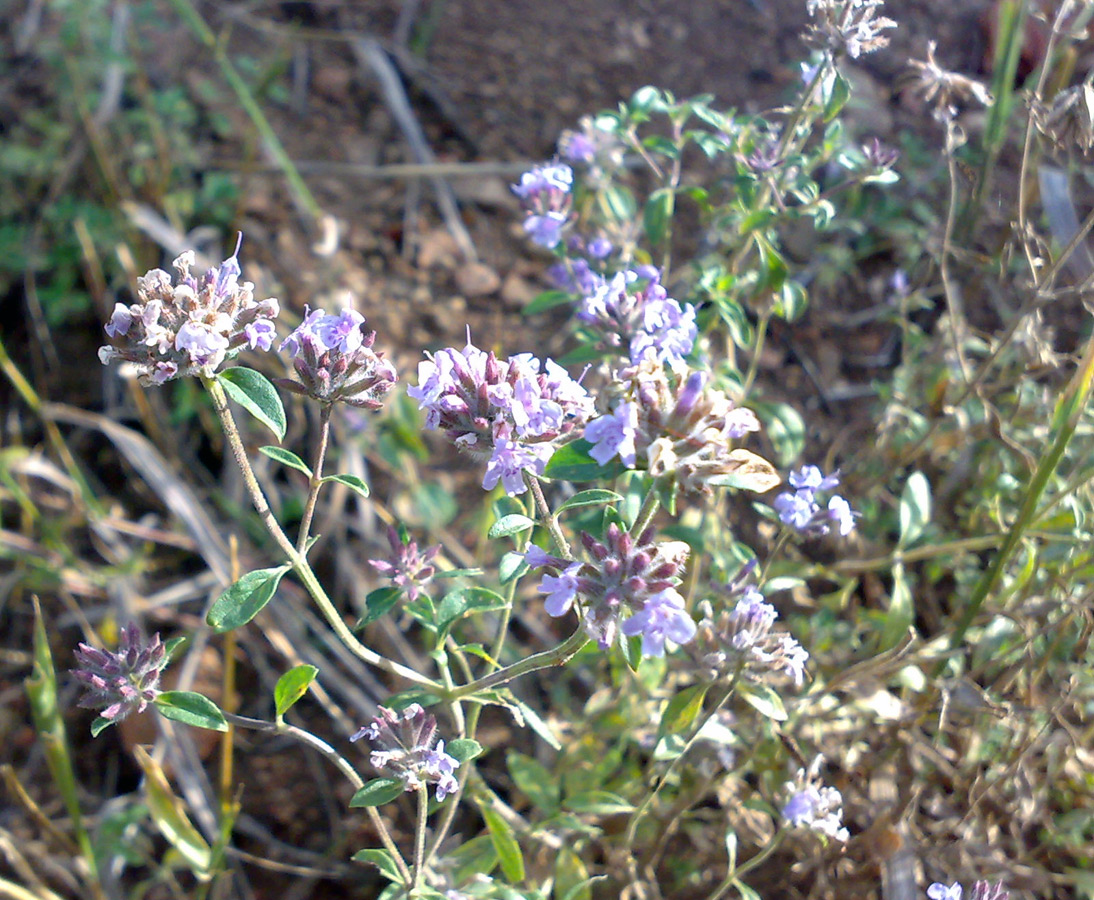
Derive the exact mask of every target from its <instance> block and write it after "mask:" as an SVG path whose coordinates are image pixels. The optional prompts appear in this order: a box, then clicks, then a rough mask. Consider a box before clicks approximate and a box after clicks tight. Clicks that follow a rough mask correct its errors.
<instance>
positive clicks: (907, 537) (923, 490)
mask: <svg viewBox="0 0 1094 900" xmlns="http://www.w3.org/2000/svg"><path fill="white" fill-rule="evenodd" d="M930 521H931V483H930V482H929V481H928V480H927V476H926V475H924V474H923V473H922V472H913V473H912V474H911V475H909V476H908V480H907V481H906V482H905V483H904V490H903V491H902V492H901V494H900V540H899V541H898V542H897V546H899V547H902V548H903V547H910V546H911V545H912V544H913V543H915V541H916V540H917V539H918V538H919V537H920V536H921V535H922V534H923V532H924V530H925V529H926V527H927V525H928V523H929V522H930Z"/></svg>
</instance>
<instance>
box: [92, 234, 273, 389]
mask: <svg viewBox="0 0 1094 900" xmlns="http://www.w3.org/2000/svg"><path fill="white" fill-rule="evenodd" d="M242 239H243V235H242V234H241V235H240V236H239V241H237V243H236V249H235V252H234V253H233V254H232V255H231V256H230V257H228V259H226V260H224V262H222V263H221V264H220V266H218V267H216V268H212V269H209V270H208V271H207V272H206V273H205V274H204V275H203V276H200V277H195V276H194V275H192V274H191V273H190V269H191V267H192V266H193V265H194V259H195V257H194V252H193V251H192V250H187V251H186V252H185V253H183V254H181V255H180V256H179V257H178V259H176V260H175V261H174V263H173V265H174V267H175V270H176V271H177V272H178V282H177V283H173V282H172V279H171V276H170V275H168V274H167V273H166V272H164V271H163V270H162V269H152V270H151V271H149V272H148V273H146V274H145V275H142V276H141V277H140V278H138V279H137V298H138V302H136V303H133V304H131V305H129V306H126V305H125V304H122V303H118V304H116V305H115V306H114V312H113V313H112V314H111V316H110V321H109V322H107V324H106V327H105V329H104V330H105V331H106V334H107V337H109V338H110V343H109V344H107V345H106V346H104V347H100V348H99V360H100V362H102V363H103V365H107V364H109V363H110V362H112V361H113V360H115V359H121V360H126V361H128V362H131V363H133V364H135V365H136V367H137V372H138V377H139V379H140V382H141V384H145V385H148V384H163V383H164V382H167V381H170V380H172V379H174V378H179V377H181V376H183V375H194V374H197V373H199V372H201V373H205V374H212V372H214V371H215V370H216V369H217V368H218V367H219V366H220V365H221V363H223V362H224V361H225V360H226V359H229V358H230V357H232V356H234V355H235V354H236V353H238V352H239V350H241V349H242V348H243V347H244V346H248V347H250V348H251V349H252V350H254V349H259V350H269V348H270V346H271V344H272V342H273V337H274V333H275V328H274V323H273V320H274V319H275V318H277V315H278V312H279V311H280V308H279V304H278V302H277V300H275V299H274V298H272V297H271V298H269V299H267V300H261V301H256V300H255V298H254V285H253V284H251V282H249V281H244V282H240V281H239V275H240V268H239V261H238V259H237V256H238V254H239V242H240V241H242Z"/></svg>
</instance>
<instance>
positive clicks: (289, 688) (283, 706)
mask: <svg viewBox="0 0 1094 900" xmlns="http://www.w3.org/2000/svg"><path fill="white" fill-rule="evenodd" d="M318 674H319V670H318V669H317V668H316V667H315V666H309V665H307V664H302V665H299V666H294V667H293V668H291V669H289V671H288V672H286V673H285V674H284V675H282V676H281V677H280V678H278V679H277V685H276V686H275V687H274V706H275V707H276V708H277V717H278V718H279V719H280V718H281V717H282V716H283V715H285V713H287V712H288V711H289V710H290V709H291V708H292V706H293V704H294V703H296V701H297V700H299V699H300V698H301V697H303V696H304V694H306V693H307V692H308V688H309V687H310V686H311V683H312V682H313V681H315V676H316V675H318Z"/></svg>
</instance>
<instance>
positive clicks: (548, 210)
mask: <svg viewBox="0 0 1094 900" xmlns="http://www.w3.org/2000/svg"><path fill="white" fill-rule="evenodd" d="M573 183H574V173H573V170H572V169H571V168H570V167H569V166H568V165H566V164H565V163H555V164H552V165H546V166H536V167H535V168H534V169H532V170H531V171H529V172H525V173H524V174H523V175H521V177H520V183H519V184H514V185H513V193H514V194H516V195H517V196H518V197H519V198H520V202H521V205H522V206H523V207H524V210H525V212H526V213H527V218H525V220H524V230H525V232H527V234H528V236H529V237H530V238H531V239H532V241H533V242H534V243H536V244H539V245H540V246H541V247H546V248H548V249H551V248H553V247H556V246H557V245H558V243H559V241H561V240H562V228H563V226H564V225H565V224H566V222H567V221H568V220H569V218H570V203H571V197H570V192H571V190H572V189H573Z"/></svg>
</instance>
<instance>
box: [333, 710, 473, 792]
mask: <svg viewBox="0 0 1094 900" xmlns="http://www.w3.org/2000/svg"><path fill="white" fill-rule="evenodd" d="M363 737H364V738H368V740H369V742H370V743H371V744H372V746H373V751H372V753H371V755H370V756H369V762H371V763H372V765H373V766H375V767H376V768H377V769H379V770H380V771H381V772H384V773H385V774H387V775H390V776H391V777H392V778H399V779H402V781H403V783H404V785H405V790H408V791H414V790H417V789H418V788H420V787H421V786H422V785H423V784H435V785H436V786H437V788H436V790H437V800H438V802H439V801H441V800H444V798H445V797H447V796H448V795H449V794H451V793H453V792H454V791H457V790H459V786H460V785H459V782H458V781H457V780H456V775H455V772H456V770H457V769H458V768H459V767H460V762H459V760H458V759H456V758H455V757H453V756H449V755H448V754H447V753H445V752H444V741H438V740H437V719H436V717H435V716H433V715H432V713H427V712H426V711H425V710H424V709H422V707H421V706H419V705H418V704H417V703H412V704H411V705H410V706H408V707H407V708H406V709H404V710H403V714H402V716H400V715H399V714H398V713H397V712H395V711H394V710H390V709H387V708H386V707H384V706H381V707H380V708H379V714H378V715H377V716H376V718H374V719H373V720H372V721H371V722H370V723H369V724H368V725H366V726H364V727H363V728H361V729H360V730H359V731H358V732H357V733H356V734H354V735H353V737H351V738H350V740H351V741H358V740H360V739H361V738H363Z"/></svg>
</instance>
